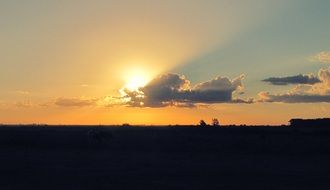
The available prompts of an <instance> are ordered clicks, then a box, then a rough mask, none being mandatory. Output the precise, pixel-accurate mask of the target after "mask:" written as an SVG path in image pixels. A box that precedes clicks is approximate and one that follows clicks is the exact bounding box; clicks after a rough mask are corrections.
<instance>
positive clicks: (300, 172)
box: [0, 126, 330, 190]
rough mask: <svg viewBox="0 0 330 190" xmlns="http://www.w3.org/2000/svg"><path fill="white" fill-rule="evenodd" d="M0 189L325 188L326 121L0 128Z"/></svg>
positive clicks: (328, 169)
mask: <svg viewBox="0 0 330 190" xmlns="http://www.w3.org/2000/svg"><path fill="white" fill-rule="evenodd" d="M0 175H1V178H0V189H1V190H7V189H10V190H16V189H17V190H18V189H19V190H21V189H25V190H26V189H33V190H36V189H43V190H45V189H47V190H53V189H54V190H55V189H56V190H66V189H70V190H72V189H77V190H83V189H93V190H98V189H166V190H170V189H180V190H183V189H192V190H193V189H203V190H207V189H224V190H229V189H263V190H272V189H280V190H285V189H290V190H292V189H298V190H304V189H306V190H307V189H308V190H311V189H313V190H323V189H324V190H329V189H330V126H329V127H328V128H327V127H323V128H322V127H321V128H290V127H260V126H259V127H227V128H197V127H179V126H178V127H111V126H83V127H82V126H62V127H61V126H44V127H42V126H1V127H0Z"/></svg>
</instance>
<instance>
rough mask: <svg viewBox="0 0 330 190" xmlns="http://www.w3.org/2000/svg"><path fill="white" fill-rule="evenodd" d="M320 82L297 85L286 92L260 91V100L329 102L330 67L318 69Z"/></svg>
mask: <svg viewBox="0 0 330 190" xmlns="http://www.w3.org/2000/svg"><path fill="white" fill-rule="evenodd" d="M318 79H319V80H320V82H318V83H315V84H303V85H298V86H296V87H295V88H294V89H292V91H291V92H288V93H286V94H270V93H269V92H260V93H259V94H258V95H259V101H260V102H283V103H316V102H325V103H330V68H328V69H320V70H319V72H318Z"/></svg>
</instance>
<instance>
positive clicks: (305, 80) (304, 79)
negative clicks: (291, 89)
mask: <svg viewBox="0 0 330 190" xmlns="http://www.w3.org/2000/svg"><path fill="white" fill-rule="evenodd" d="M262 81H263V82H269V83H270V84H272V85H289V84H315V83H319V82H321V81H320V79H318V78H317V77H315V76H314V75H313V74H309V75H302V74H299V75H295V76H288V77H270V78H267V79H264V80H262Z"/></svg>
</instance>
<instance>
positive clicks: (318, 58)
mask: <svg viewBox="0 0 330 190" xmlns="http://www.w3.org/2000/svg"><path fill="white" fill-rule="evenodd" d="M310 61H312V62H319V63H330V51H322V52H319V53H317V54H316V55H314V56H312V57H310Z"/></svg>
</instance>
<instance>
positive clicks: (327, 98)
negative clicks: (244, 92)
mask: <svg viewBox="0 0 330 190" xmlns="http://www.w3.org/2000/svg"><path fill="white" fill-rule="evenodd" d="M258 95H259V97H260V100H259V101H260V102H283V103H317V102H326V103H330V95H318V94H289V93H288V94H276V95H271V94H270V93H269V92H260V93H259V94H258Z"/></svg>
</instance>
